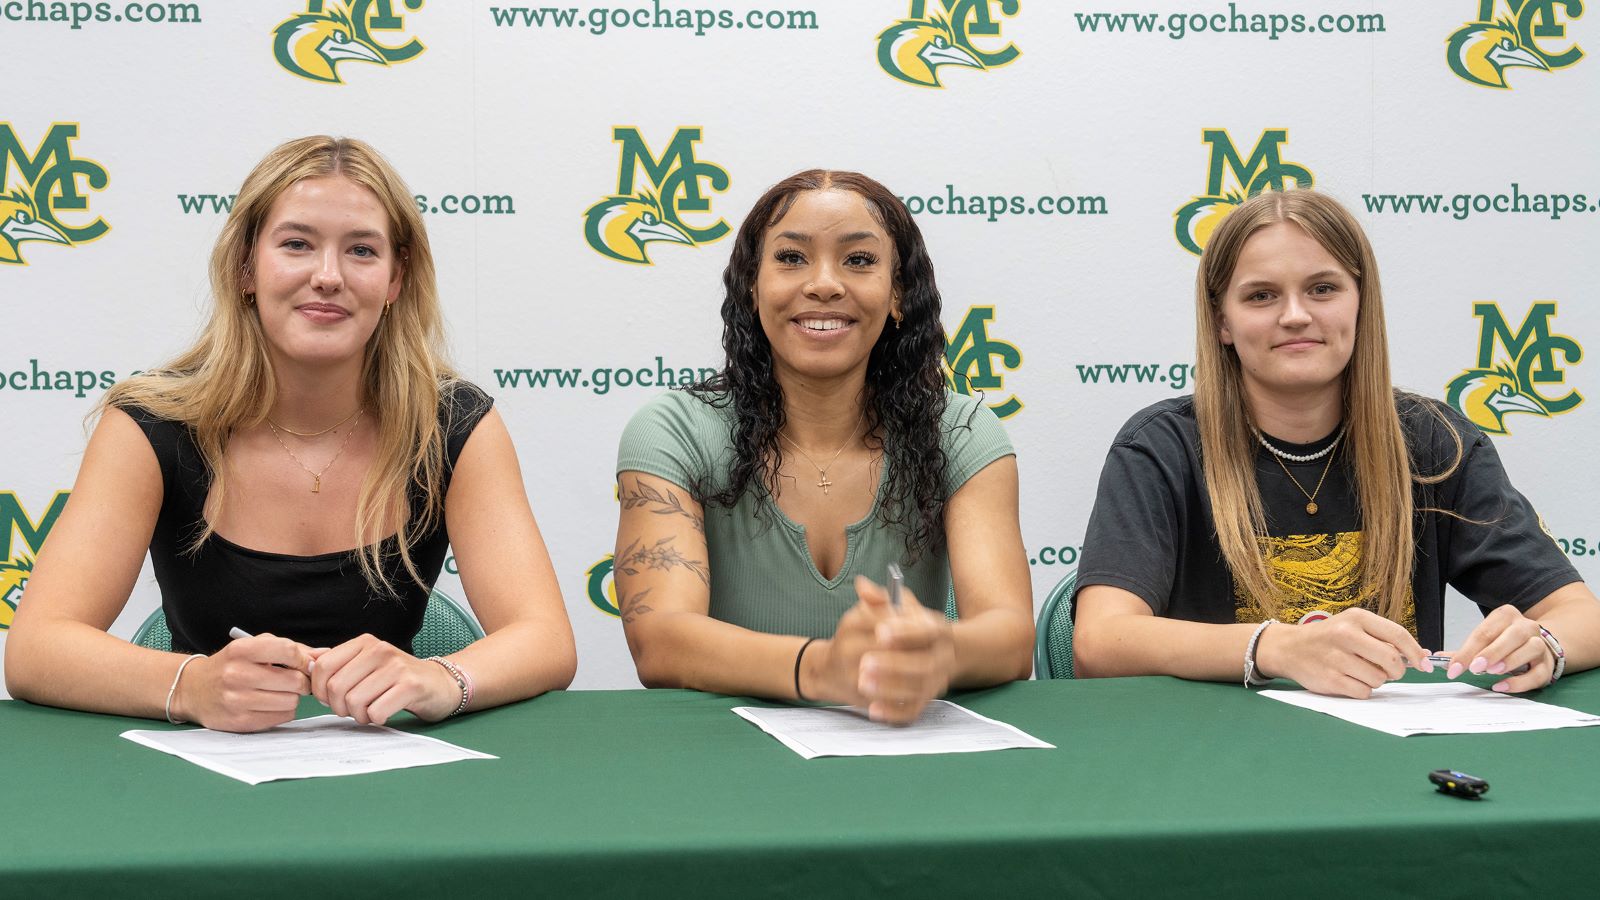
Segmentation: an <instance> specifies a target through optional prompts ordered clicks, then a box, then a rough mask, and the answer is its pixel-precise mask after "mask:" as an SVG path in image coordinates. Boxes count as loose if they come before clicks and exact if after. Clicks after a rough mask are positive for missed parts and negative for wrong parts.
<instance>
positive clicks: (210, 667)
mask: <svg viewBox="0 0 1600 900" xmlns="http://www.w3.org/2000/svg"><path fill="white" fill-rule="evenodd" d="M240 635H243V637H240ZM230 636H231V637H233V638H234V639H233V640H232V641H231V642H229V643H228V644H226V645H225V646H223V647H222V649H220V650H218V651H217V652H216V653H214V654H212V655H211V656H207V657H202V658H198V659H195V660H194V661H193V663H192V664H190V665H189V666H188V668H187V669H186V671H185V673H184V675H183V678H182V681H181V682H180V683H179V684H178V686H177V689H176V691H175V692H174V695H173V702H172V712H173V715H174V716H175V717H176V718H178V719H187V720H189V721H191V722H196V723H198V724H200V725H204V726H205V727H207V728H211V729H214V730H216V731H236V732H249V731H264V730H266V729H268V728H271V727H272V726H274V725H281V724H283V723H284V722H288V721H290V720H292V719H293V718H294V714H295V709H296V707H298V706H299V703H300V698H301V697H303V696H305V695H306V694H309V693H311V679H310V676H309V675H308V672H309V671H310V669H311V660H312V653H311V648H309V647H307V646H305V645H304V644H300V643H297V642H295V641H291V640H289V639H288V638H281V637H274V636H273V635H270V634H263V635H259V636H251V635H248V634H246V633H245V632H243V631H239V630H238V629H234V630H233V632H230Z"/></svg>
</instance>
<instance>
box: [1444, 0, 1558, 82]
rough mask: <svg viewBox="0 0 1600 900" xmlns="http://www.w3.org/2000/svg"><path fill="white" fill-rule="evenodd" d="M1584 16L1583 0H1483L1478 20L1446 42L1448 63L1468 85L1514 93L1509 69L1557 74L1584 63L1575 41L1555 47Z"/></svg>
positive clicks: (1462, 28)
mask: <svg viewBox="0 0 1600 900" xmlns="http://www.w3.org/2000/svg"><path fill="white" fill-rule="evenodd" d="M1582 15H1583V0H1478V17H1477V18H1476V19H1474V20H1472V21H1470V22H1468V23H1466V24H1465V25H1462V26H1461V27H1460V28H1457V29H1456V30H1455V32H1454V33H1452V34H1451V35H1450V37H1449V38H1448V39H1446V41H1445V62H1447V63H1448V64H1449V66H1450V71H1451V72H1453V73H1455V75H1456V77H1457V78H1460V79H1461V80H1463V81H1465V82H1467V83H1468V84H1475V85H1477V86H1479V87H1486V88H1495V89H1509V88H1510V87H1511V84H1510V83H1509V82H1508V81H1507V80H1506V70H1507V69H1511V68H1517V67H1521V68H1527V69H1537V70H1539V71H1541V72H1554V71H1557V70H1559V69H1566V68H1570V67H1571V66H1575V65H1577V64H1578V61H1579V60H1581V59H1583V48H1581V47H1579V46H1578V45H1577V44H1576V43H1569V44H1568V45H1567V46H1565V47H1557V46H1553V44H1552V42H1554V41H1560V40H1564V39H1566V37H1567V22H1568V21H1570V20H1572V19H1577V18H1579V17H1581V16H1582ZM1563 17H1565V19H1564V18H1563Z"/></svg>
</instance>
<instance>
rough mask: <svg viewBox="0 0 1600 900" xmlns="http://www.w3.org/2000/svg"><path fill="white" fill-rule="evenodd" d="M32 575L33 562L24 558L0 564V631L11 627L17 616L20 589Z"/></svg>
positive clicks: (20, 597) (20, 557) (26, 584)
mask: <svg viewBox="0 0 1600 900" xmlns="http://www.w3.org/2000/svg"><path fill="white" fill-rule="evenodd" d="M31 574H33V560H31V559H29V558H28V557H26V556H19V557H17V558H16V559H11V560H7V561H5V562H0V631H5V630H7V629H9V628H10V627H11V620H12V619H13V618H15V617H16V615H17V604H18V603H20V602H21V601H22V589H23V588H25V587H27V586H28V576H29V575H31Z"/></svg>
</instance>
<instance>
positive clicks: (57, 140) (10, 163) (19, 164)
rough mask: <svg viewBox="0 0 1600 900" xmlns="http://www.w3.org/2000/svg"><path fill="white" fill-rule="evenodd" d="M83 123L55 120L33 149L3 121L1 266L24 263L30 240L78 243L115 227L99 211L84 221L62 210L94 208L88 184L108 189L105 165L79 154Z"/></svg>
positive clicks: (0, 137) (0, 143) (0, 152)
mask: <svg viewBox="0 0 1600 900" xmlns="http://www.w3.org/2000/svg"><path fill="white" fill-rule="evenodd" d="M77 138H78V123H76V122H56V123H53V124H52V125H51V126H50V130H49V131H48V132H46V133H45V136H44V139H43V140H41V141H39V146H38V148H37V149H36V150H34V151H33V152H32V153H29V152H28V149H27V145H25V144H23V142H22V140H21V139H20V138H18V137H17V132H16V129H15V128H13V127H12V124H11V123H10V122H0V265H12V266H25V265H27V264H28V261H27V260H25V259H23V258H22V245H23V244H24V243H26V242H28V241H39V242H43V243H48V244H66V245H68V246H75V245H78V244H87V243H89V242H90V241H93V240H97V239H98V238H100V237H101V236H102V235H104V234H105V233H106V232H107V231H110V230H111V226H110V225H107V224H106V221H105V220H104V219H102V218H100V217H98V216H96V217H95V219H94V220H93V221H91V222H89V223H87V224H84V225H76V226H74V225H71V224H68V223H67V222H64V221H62V220H61V214H62V213H84V212H87V211H88V209H89V198H88V197H86V196H84V191H85V189H87V190H94V191H103V190H105V189H106V185H108V184H109V183H110V178H109V176H108V175H107V174H106V167H105V166H102V165H101V164H99V163H97V162H95V161H94V160H91V159H79V158H74V157H73V155H72V142H73V141H75V140H77Z"/></svg>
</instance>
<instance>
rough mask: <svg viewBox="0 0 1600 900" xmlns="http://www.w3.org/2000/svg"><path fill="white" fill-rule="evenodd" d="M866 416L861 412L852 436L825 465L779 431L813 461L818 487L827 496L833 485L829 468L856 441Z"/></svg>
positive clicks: (796, 450) (851, 431) (805, 456)
mask: <svg viewBox="0 0 1600 900" xmlns="http://www.w3.org/2000/svg"><path fill="white" fill-rule="evenodd" d="M866 417H867V414H866V413H865V412H863V413H862V414H861V418H859V419H857V420H856V427H855V428H853V429H851V430H850V436H849V437H848V438H845V441H844V443H842V444H840V445H839V449H837V450H835V451H833V458H832V459H830V460H828V464H827V465H825V466H819V465H817V461H816V460H814V459H812V458H811V454H809V453H807V452H806V451H804V450H802V449H800V445H799V444H796V443H795V442H794V439H793V438H791V437H789V436H788V435H787V434H784V433H783V432H781V431H780V432H778V437H781V438H783V439H784V440H786V441H788V442H789V446H791V447H793V448H794V449H795V452H796V453H799V454H800V455H801V456H802V457H804V458H805V461H806V462H808V463H811V468H813V469H816V470H817V487H819V488H822V493H823V495H824V496H826V495H827V493H828V488H830V487H833V482H831V481H829V480H828V470H829V469H831V468H833V464H834V463H836V462H838V461H839V455H840V454H841V453H844V448H846V447H848V446H850V445H851V444H853V443H855V440H856V433H857V432H858V431H860V430H861V423H862V421H864V420H865V419H866Z"/></svg>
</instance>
